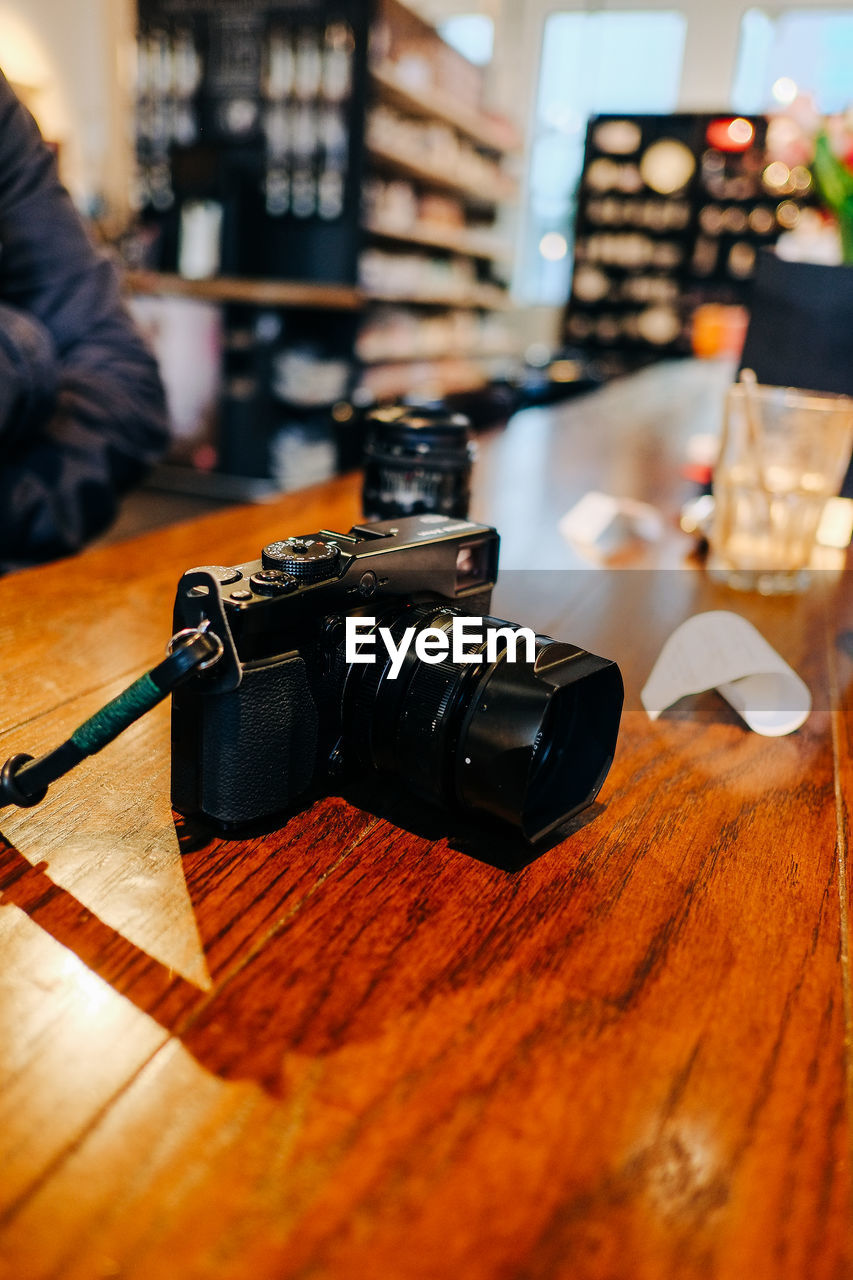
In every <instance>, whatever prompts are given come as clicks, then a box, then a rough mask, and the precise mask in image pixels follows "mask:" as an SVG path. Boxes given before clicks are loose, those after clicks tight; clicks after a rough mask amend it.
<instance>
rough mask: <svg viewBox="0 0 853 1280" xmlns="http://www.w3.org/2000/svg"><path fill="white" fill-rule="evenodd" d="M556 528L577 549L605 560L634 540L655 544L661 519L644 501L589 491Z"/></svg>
mask: <svg viewBox="0 0 853 1280" xmlns="http://www.w3.org/2000/svg"><path fill="white" fill-rule="evenodd" d="M559 529H560V533H561V534H562V535H563V537H564V538H565V539H566V541H567V542H571V543H573V544H574V545H575V546H576V547H577V548H578V550H580V551H584V552H587V553H591V554H592V555H593V556H594V558H596V559H606V558H607V557H608V556H612V555H614V554H618V553H619V552H620V551H621V550H622V549H623V548H624V547H626V546H628V545H630V543H631V542H633V541H636V540H641V541H643V542H657V541H658V539H659V538H660V536H661V533H662V532H663V520H662V518H661V515H660V512H659V511H657V510H656V509H655V508H654V507H652V506H649V504H648V503H647V502H635V501H634V500H633V499H632V498H614V497H612V496H611V495H610V494H609V493H600V492H599V491H598V490H597V489H591V490H590V492H589V493H585V494H584V496H583V497H582V498H581V499H580V500H579V501H578V502H576V503H575V505H574V506H573V507H572V509H571V510H570V511H567V512H566V514H565V515H564V516H563V517H562V519H561V520H560V524H559Z"/></svg>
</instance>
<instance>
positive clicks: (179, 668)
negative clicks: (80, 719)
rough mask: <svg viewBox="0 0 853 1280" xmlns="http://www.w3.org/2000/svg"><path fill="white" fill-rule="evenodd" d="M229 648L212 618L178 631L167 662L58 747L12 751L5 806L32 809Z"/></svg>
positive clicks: (2, 793) (2, 789)
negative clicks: (52, 788)
mask: <svg viewBox="0 0 853 1280" xmlns="http://www.w3.org/2000/svg"><path fill="white" fill-rule="evenodd" d="M224 652H225V646H224V645H223V642H222V640H221V639H220V637H219V636H218V635H217V634H216V632H215V631H213V630H212V629H211V627H210V622H209V621H208V620H207V619H206V618H205V619H202V620H201V621H199V622H198V623H197V625H196V626H193V627H187V628H185V629H184V630H182V631H178V632H177V634H176V635H174V636H172V638H171V640H170V641H169V643H168V645H167V647H166V655H167V656H166V657H165V659H164V660H163V661H162V662H160V663H158V665H157V666H156V667H152V668H151V670H150V671H146V673H145V675H143V676H140V677H139V679H138V680H134V682H133V684H131V685H129V686H128V688H127V689H125V690H124V692H123V693H120V694H119V695H118V697H116V698H113V699H112V701H111V702H108V703H107V704H106V706H104V707H101V709H100V711H96V712H95V714H94V715H93V716H91V717H90V718H89V719H88V720H86V721H84V723H83V724H81V725H79V726H78V728H77V729H75V730H74V732H73V733H72V735H71V737H70V738H68V739H67V740H66V741H65V742H63V743H62V745H61V746H59V747H57V748H56V750H55V751H50V752H49V753H48V754H47V755H44V756H41V757H40V758H39V759H37V760H36V759H34V758H33V757H32V756H29V755H15V756H11V757H10V759H8V760H7V761H6V763H5V764H4V765H3V768H2V770H0V808H4V807H5V806H6V805H10V804H15V805H18V806H19V808H22V809H28V808H31V807H32V806H33V805H36V804H40V803H41V801H42V800H43V799H44V797H45V796H46V795H47V789H48V787H49V786H50V784H51V783H52V782H56V780H57V779H58V778H61V777H63V776H64V775H65V774H66V773H69V772H70V771H71V770H72V769H73V768H74V767H75V766H76V765H78V764H80V762H81V761H82V760H85V759H86V757H87V756H93V755H95V754H96V753H97V752H98V751H101V750H103V748H104V747H105V746H107V744H108V743H110V742H112V741H113V740H114V739H115V738H117V737H118V736H119V734H120V733H123V732H124V730H125V729H128V728H130V726H131V725H132V724H135V722H136V721H137V720H139V719H141V718H142V716H144V715H145V714H146V713H147V712H149V711H151V710H152V709H153V708H154V707H156V706H157V704H158V703H160V702H162V701H163V699H164V698H167V697H168V696H169V694H170V693H171V692H172V691H173V690H174V689H177V688H178V686H179V685H181V684H183V683H184V681H185V680H188V679H190V677H191V676H194V675H196V674H197V673H198V672H200V671H204V670H206V669H207V668H209V667H212V666H213V665H214V664H215V663H217V662H219V660H220V658H221V657H222V656H223V653H224Z"/></svg>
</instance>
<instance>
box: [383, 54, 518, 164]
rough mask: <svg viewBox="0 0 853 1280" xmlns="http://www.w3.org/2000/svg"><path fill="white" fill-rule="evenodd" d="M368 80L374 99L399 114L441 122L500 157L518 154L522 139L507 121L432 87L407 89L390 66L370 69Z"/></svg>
mask: <svg viewBox="0 0 853 1280" xmlns="http://www.w3.org/2000/svg"><path fill="white" fill-rule="evenodd" d="M370 78H371V81H372V83H373V88H374V92H375V93H376V96H377V97H378V98H379V99H380V100H381V101H383V102H386V103H388V105H389V106H392V107H397V108H398V109H399V110H400V111H407V112H409V114H410V115H416V116H422V117H424V118H425V119H428V120H440V121H441V122H442V123H443V124H448V125H451V126H452V127H453V128H454V129H456V130H457V131H458V132H459V133H461V134H464V135H465V137H466V138H470V139H471V141H472V142H476V143H477V144H478V145H479V146H481V147H486V148H487V149H488V150H490V151H495V152H498V153H499V154H501V155H505V154H507V153H508V152H510V151H517V150H518V149H519V147H520V146H521V139H520V137H519V135H518V133H517V132H516V130H515V127H514V126H513V125H512V124H511V122H510V121H508V120H506V121H505V120H503V119H500V118H496V117H492V116H489V115H487V114H486V113H485V112H480V111H474V110H473V109H472V108H470V107H467V106H466V105H465V104H464V103H460V102H456V101H455V100H454V99H453V98H451V97H450V96H449V95H448V94H446V93H444V92H442V91H441V90H440V89H435V88H433V87H432V86H431V85H427V86H424V87H423V88H417V89H415V88H410V87H409V86H408V85H406V84H405V83H404V82H403V81H402V80H401V79H400V75H399V73H398V71H397V69H396V67H395V66H394V64H393V63H388V62H386V63H383V64H382V65H380V66H377V67H373V68H372V70H371V72H370Z"/></svg>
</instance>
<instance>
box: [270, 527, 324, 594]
mask: <svg viewBox="0 0 853 1280" xmlns="http://www.w3.org/2000/svg"><path fill="white" fill-rule="evenodd" d="M340 557H341V549H340V547H339V546H338V545H337V543H335V542H321V541H320V540H319V539H317V538H287V539H285V540H284V541H283V542H271V543H270V544H269V546H267V547H264V550H263V557H262V558H263V562H264V567H265V568H267V569H283V570H284V572H285V573H292V574H293V576H294V578H298V580H299V581H300V583H305V582H319V581H320V580H321V579H323V578H333V577H334V576H335V574H336V573H337V571H338V561H339V560H340Z"/></svg>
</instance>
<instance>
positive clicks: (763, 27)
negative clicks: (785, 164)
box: [732, 9, 853, 113]
mask: <svg viewBox="0 0 853 1280" xmlns="http://www.w3.org/2000/svg"><path fill="white" fill-rule="evenodd" d="M798 89H803V90H804V91H806V92H808V93H809V94H811V95H812V97H813V98H814V99H815V101H816V102H817V105H818V107H819V108H820V109H821V111H827V112H834V111H844V110H845V109H846V108H847V107H849V106H850V104H851V101H853V9H835V10H826V9H825V10H820V9H807V10H806V9H790V10H788V12H787V13H782V14H780V15H779V16H778V17H776V18H771V17H769V16H768V15H767V14H766V13H764V12H763V10H761V9H750V10H748V11H747V12H746V13H745V14H744V17H743V22H742V24H741V36H740V49H739V51H738V62H737V70H736V72H735V79H734V86H733V88H732V106H733V107H734V109H735V110H736V111H742V112H744V113H748V112H754V111H767V110H772V109H773V108H777V109H778V108H779V106H780V105H785V104H786V103H787V102H790V101H791V99H792V98H793V97H794V96H795V94H796V93H797V91H798Z"/></svg>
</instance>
